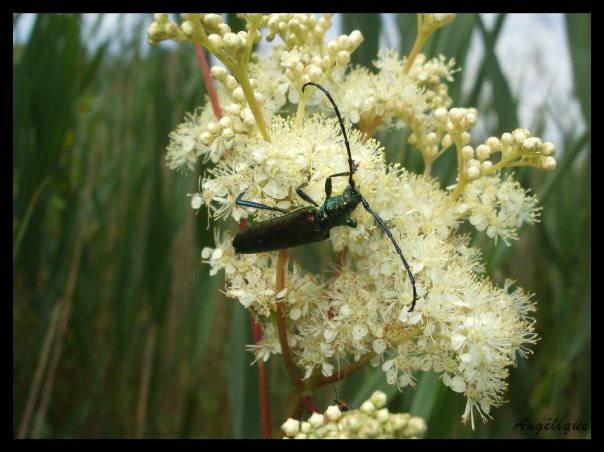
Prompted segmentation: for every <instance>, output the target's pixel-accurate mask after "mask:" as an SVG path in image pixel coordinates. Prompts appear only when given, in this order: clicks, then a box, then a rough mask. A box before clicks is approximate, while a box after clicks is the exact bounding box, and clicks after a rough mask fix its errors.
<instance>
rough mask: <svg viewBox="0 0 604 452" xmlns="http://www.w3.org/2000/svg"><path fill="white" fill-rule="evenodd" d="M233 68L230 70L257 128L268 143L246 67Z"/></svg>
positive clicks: (265, 129) (269, 138) (266, 130)
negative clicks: (241, 91)
mask: <svg viewBox="0 0 604 452" xmlns="http://www.w3.org/2000/svg"><path fill="white" fill-rule="evenodd" d="M234 69H235V68H232V69H231V71H232V72H233V74H234V75H235V77H237V80H238V81H239V85H240V86H241V89H242V90H243V94H244V96H245V99H246V100H247V103H248V105H249V106H250V110H251V111H252V114H253V115H254V119H255V120H256V124H257V125H258V130H260V133H261V134H262V136H263V137H264V139H265V140H266V141H268V142H269V143H270V142H271V137H270V135H269V134H268V129H267V127H266V123H265V122H264V116H262V111H261V110H260V106H259V105H258V103H257V102H256V98H255V97H254V90H253V89H252V85H250V80H249V78H248V74H247V68H239V69H238V70H234Z"/></svg>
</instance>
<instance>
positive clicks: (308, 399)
mask: <svg viewBox="0 0 604 452" xmlns="http://www.w3.org/2000/svg"><path fill="white" fill-rule="evenodd" d="M302 403H303V404H304V406H305V407H306V409H307V410H308V411H310V412H311V413H320V412H321V411H320V410H319V408H317V405H315V403H314V402H313V401H312V398H311V397H310V396H307V397H304V398H303V399H302Z"/></svg>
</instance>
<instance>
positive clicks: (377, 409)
mask: <svg viewBox="0 0 604 452" xmlns="http://www.w3.org/2000/svg"><path fill="white" fill-rule="evenodd" d="M386 402H387V397H386V394H384V393H383V392H381V391H375V392H374V393H373V394H372V395H371V397H370V398H369V399H367V400H366V401H365V402H363V404H362V405H361V407H360V408H359V409H358V410H348V411H343V412H342V411H341V410H340V408H339V407H338V406H337V405H332V406H330V407H328V408H327V410H325V413H323V414H321V413H313V414H312V415H311V416H310V418H309V419H308V420H307V421H298V420H296V419H291V418H289V419H288V420H287V421H285V422H284V423H283V425H282V426H281V430H282V431H283V434H284V435H285V436H284V437H283V439H318V438H324V439H357V438H358V439H384V438H391V439H404V438H409V439H414V438H421V437H422V436H423V435H424V433H425V432H426V422H425V421H424V420H423V419H422V418H420V417H416V416H411V415H410V414H408V413H390V412H389V411H388V408H386Z"/></svg>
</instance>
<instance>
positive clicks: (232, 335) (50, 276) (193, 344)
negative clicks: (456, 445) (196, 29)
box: [13, 14, 591, 438]
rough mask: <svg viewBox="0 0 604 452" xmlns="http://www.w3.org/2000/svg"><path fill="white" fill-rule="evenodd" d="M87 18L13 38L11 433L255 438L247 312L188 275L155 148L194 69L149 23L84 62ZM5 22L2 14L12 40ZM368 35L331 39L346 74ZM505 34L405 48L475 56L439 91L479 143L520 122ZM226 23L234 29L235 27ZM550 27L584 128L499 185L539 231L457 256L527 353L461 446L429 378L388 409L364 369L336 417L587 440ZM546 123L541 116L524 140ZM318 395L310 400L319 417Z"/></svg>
mask: <svg viewBox="0 0 604 452" xmlns="http://www.w3.org/2000/svg"><path fill="white" fill-rule="evenodd" d="M102 19H103V17H102V15H100V16H99V17H98V19H97V20H96V21H95V22H94V23H90V21H87V22H86V27H84V26H83V23H84V20H83V17H82V16H81V15H74V14H56V15H55V14H38V15H36V18H35V22H34V25H33V29H32V32H31V34H30V35H29V36H28V38H27V40H26V41H24V42H19V41H18V42H16V43H15V44H14V48H13V340H14V341H13V344H14V345H13V346H14V348H13V416H14V435H15V436H27V437H42V438H45V437H61V438H72V437H79V438H82V437H104V438H118V437H151V438H155V437H161V438H163V437H181V438H209V437H222V438H233V437H234V438H240V437H248V438H249V437H252V438H254V437H259V436H260V422H259V407H258V395H257V381H256V372H255V369H254V368H253V367H250V366H249V363H250V362H251V360H252V358H251V355H250V354H249V353H247V352H245V351H244V349H243V346H244V344H247V343H250V342H251V336H250V327H249V319H248V316H247V313H246V312H245V311H244V310H243V308H242V307H241V306H240V305H239V304H238V303H236V302H233V301H231V300H226V299H225V298H224V296H223V295H222V294H221V292H220V287H221V285H222V281H221V278H220V277H214V278H209V275H208V268H207V267H205V266H203V265H202V264H200V259H199V251H200V250H201V249H202V248H203V247H204V246H207V245H211V243H212V235H211V230H210V229H207V228H206V225H207V223H206V221H207V214H206V212H202V213H200V214H199V215H198V216H195V215H194V214H193V213H192V210H191V209H190V208H189V206H188V199H187V197H186V196H185V194H186V193H192V192H194V191H195V190H196V186H197V176H196V175H191V176H188V177H184V176H181V175H177V174H173V173H172V172H171V171H169V170H168V169H167V167H166V166H165V164H164V154H165V152H164V149H165V146H166V144H167V140H168V133H169V132H170V130H171V129H173V128H174V127H175V125H176V124H177V123H178V122H179V121H180V120H181V118H182V116H183V114H184V112H186V111H191V110H192V109H194V108H195V107H196V106H198V105H199V104H200V103H201V101H202V99H203V96H204V92H203V84H202V82H201V77H200V72H199V68H198V65H197V62H196V60H195V58H194V52H193V50H192V48H190V47H189V46H179V47H175V46H156V47H149V46H147V44H146V43H144V41H143V39H141V36H144V33H145V26H146V21H148V18H146V17H141V18H140V19H141V20H140V21H138V23H136V24H135V25H134V26H131V27H126V26H125V25H124V24H125V22H124V17H123V15H122V16H121V17H120V19H119V22H118V26H117V28H116V29H117V31H116V32H115V33H114V34H113V35H112V36H111V37H110V38H107V40H106V41H105V42H101V43H100V44H99V45H97V46H95V47H94V49H92V50H90V49H89V48H88V47H87V46H86V45H85V43H86V42H88V41H89V39H90V36H93V35H96V33H97V32H98V30H99V26H100V23H101V20H102ZM20 20H22V18H20V17H17V16H14V20H13V27H16V26H17V25H18V24H19V21H20ZM382 21H383V18H382V17H380V16H379V15H377V14H365V15H358V14H350V15H349V14H347V15H344V16H343V21H342V26H343V31H346V32H350V31H351V30H352V29H355V28H358V29H360V30H361V31H362V32H363V34H364V35H365V38H366V41H365V44H364V45H363V46H362V48H361V49H359V52H358V54H357V53H355V56H354V58H355V62H356V63H359V64H365V65H370V63H371V61H372V60H373V59H375V51H376V49H377V48H378V46H379V39H380V34H381V33H382V28H381V27H382ZM505 21H506V15H504V14H501V15H498V16H497V18H496V20H495V25H494V26H493V27H487V26H486V25H485V23H484V20H483V18H481V17H480V16H479V15H475V14H464V15H460V16H458V18H457V19H455V21H454V22H453V23H452V24H451V25H449V26H447V27H445V28H443V29H441V30H439V31H438V32H437V33H436V34H435V36H433V37H431V38H430V40H429V41H428V42H427V44H426V48H425V49H424V50H425V51H426V53H427V54H428V55H430V56H433V55H437V54H438V53H443V54H445V55H447V56H453V57H455V58H456V60H457V62H458V64H459V65H460V66H461V67H462V68H463V67H464V65H465V62H466V56H467V52H468V48H469V46H470V40H471V38H472V36H475V37H478V39H480V40H481V41H482V44H483V46H484V55H483V60H482V62H481V63H480V69H479V70H478V71H477V76H476V78H475V80H474V82H473V84H472V85H471V88H470V90H469V92H467V93H462V90H461V86H462V80H463V77H464V74H465V72H461V75H460V76H458V77H457V78H456V80H455V82H454V83H453V84H452V86H451V93H452V95H453V98H454V101H455V103H456V104H458V105H463V106H476V107H477V108H478V109H479V111H480V112H481V117H489V118H495V119H494V122H493V123H492V124H493V130H490V133H492V134H499V133H501V132H503V131H507V130H511V129H513V128H515V127H517V126H519V125H520V124H518V104H519V102H521V101H520V100H519V99H517V98H515V97H514V96H513V94H512V90H511V89H510V86H509V83H508V80H507V78H506V76H505V74H504V73H503V72H502V69H501V64H500V62H499V60H498V56H497V53H496V52H495V47H496V44H497V41H498V39H499V37H500V32H501V29H502V27H503V26H504V25H505ZM229 23H231V24H232V26H233V27H234V28H235V29H237V27H238V26H241V24H239V23H238V22H237V20H236V18H235V17H234V16H233V17H229ZM396 24H397V26H398V29H399V32H400V37H401V51H402V52H403V53H404V52H406V51H407V50H408V49H409V48H410V47H411V45H412V42H413V39H414V36H415V27H416V19H415V16H414V15H407V14H401V15H397V17H396ZM566 27H567V39H568V45H569V48H570V50H571V54H572V64H573V74H574V83H575V85H574V87H575V89H574V94H575V96H576V97H577V100H578V102H579V104H580V105H581V111H582V113H583V115H584V119H585V125H586V127H585V131H583V132H577V131H576V130H575V128H572V129H569V128H565V127H564V121H559V122H558V124H559V126H560V130H559V132H560V134H561V136H562V140H561V142H560V143H557V149H558V150H559V153H558V168H557V170H556V171H554V172H553V173H550V174H545V173H543V172H539V171H520V172H519V174H518V177H519V179H520V180H521V181H522V183H523V184H524V185H525V186H527V187H530V188H531V189H532V191H533V192H535V193H537V194H539V196H540V199H541V204H542V206H543V208H544V210H543V215H542V221H541V223H539V224H538V225H536V226H534V227H527V228H525V229H524V231H523V234H522V235H521V238H520V240H519V241H517V242H516V243H514V244H512V246H511V247H506V246H505V245H503V244H501V243H500V244H498V245H493V244H492V243H491V242H490V241H489V240H486V239H485V237H484V236H483V235H482V234H476V235H475V239H474V243H475V244H477V245H478V246H480V247H482V249H483V251H484V256H485V260H486V263H487V267H488V270H489V272H490V274H491V276H492V277H493V278H494V279H495V280H496V281H497V282H498V283H502V282H503V280H504V278H505V277H506V276H510V277H512V278H515V279H516V280H517V281H518V284H519V285H520V286H522V287H524V288H525V289H527V290H529V291H531V292H535V293H536V299H537V300H538V312H537V329H538V332H539V335H540V337H541V341H540V342H539V344H538V345H537V346H536V347H535V353H534V355H533V356H531V358H530V359H529V360H521V361H520V362H519V365H518V367H517V368H515V369H513V370H512V374H511V378H510V391H509V394H508V396H509V401H510V402H509V403H508V404H506V405H504V406H503V407H501V408H500V409H498V410H496V411H495V412H494V413H493V415H494V421H492V422H490V423H487V424H485V425H482V424H481V425H479V426H478V427H477V429H476V431H472V430H471V429H470V428H469V427H468V426H464V425H462V424H461V423H460V420H459V418H460V415H461V413H462V411H463V406H464V400H463V398H462V397H461V396H460V395H459V394H456V393H453V392H452V391H450V390H448V389H446V388H444V387H443V385H442V384H440V383H439V382H438V379H437V376H436V375H434V374H425V375H422V376H420V378H419V380H418V386H417V388H416V389H415V390H412V389H407V390H405V391H404V392H403V393H398V392H397V391H396V390H395V389H393V388H392V387H390V386H387V385H386V382H385V379H384V377H383V374H382V372H381V371H380V370H379V369H373V368H365V369H363V370H362V371H360V372H359V373H357V374H355V375H353V376H351V377H350V378H348V379H346V380H345V382H344V383H343V384H341V385H340V386H339V387H338V391H339V393H340V394H339V396H340V397H341V398H343V399H346V400H348V401H349V402H350V403H351V405H353V406H358V404H359V403H360V402H361V401H363V400H364V399H365V398H366V397H367V396H368V395H369V394H371V392H372V391H373V390H375V389H378V388H379V389H382V390H384V391H386V392H387V393H388V394H389V396H390V397H391V401H390V404H389V407H390V409H391V410H397V411H411V413H413V414H416V415H420V416H423V417H424V418H425V419H426V422H427V424H428V434H427V436H428V437H429V438H490V437H502V438H508V437H535V434H534V432H530V431H522V430H519V429H514V428H513V426H514V424H515V423H516V422H518V421H520V420H522V419H524V418H526V417H528V418H529V419H530V420H531V421H534V422H547V421H548V419H549V418H552V420H553V419H555V418H559V419H563V420H567V421H574V422H576V421H582V422H588V423H589V430H588V431H583V432H570V433H569V434H568V435H565V434H564V432H561V431H553V432H552V431H549V432H541V433H540V435H539V437H591V78H590V72H591V42H590V36H591V33H590V31H591V16H590V15H579V14H573V15H568V16H567V17H566ZM126 30H128V31H129V32H128V33H126ZM85 33H87V35H85ZM109 39H110V40H111V41H110V40H109ZM110 46H111V47H110ZM110 49H117V50H110ZM363 49H365V50H363ZM487 87H489V89H488V90H486V88H487ZM486 91H488V92H487V93H485V92H486ZM488 93H490V95H488ZM550 110H551V105H549V104H548V102H547V101H545V102H544V105H543V108H541V109H539V112H540V113H539V114H540V116H539V117H538V118H537V121H536V122H535V125H534V127H533V130H534V131H535V132H536V133H537V134H539V133H540V131H541V130H542V128H543V124H544V120H545V115H546V114H548V112H550ZM559 113H560V112H557V113H556V114H559ZM378 138H379V139H381V140H382V141H383V142H384V143H385V145H386V146H387V148H388V149H389V158H390V159H391V160H395V159H397V160H399V161H402V162H403V163H404V164H405V165H406V166H408V167H409V168H410V169H411V170H415V171H421V169H422V168H421V159H420V157H419V155H418V154H417V153H415V152H407V151H408V150H409V148H408V146H406V144H405V133H404V132H396V133H390V134H388V135H385V134H381V135H379V136H378ZM544 138H545V139H547V138H548V137H544ZM201 171H202V169H200V172H201ZM434 174H435V176H437V177H439V178H440V180H441V181H442V182H443V184H448V183H451V182H453V181H454V174H455V159H454V156H452V155H446V156H444V157H443V158H442V159H441V160H440V161H439V162H437V164H436V166H435V168H434ZM309 253H312V251H310V252H309ZM309 253H306V252H303V253H302V254H307V255H304V256H301V259H303V262H307V261H309V260H312V258H313V256H314V255H312V254H309ZM296 256H297V255H296ZM315 257H316V256H315ZM268 370H269V386H270V390H271V406H272V418H273V426H274V428H275V429H277V428H278V425H279V424H280V423H281V422H282V420H283V419H284V418H285V416H286V413H287V411H288V408H289V404H290V403H291V397H292V391H291V389H292V388H291V387H290V386H289V382H288V380H287V377H286V375H285V372H284V369H283V368H282V365H281V362H280V361H278V360H275V361H271V362H269V363H268ZM331 391H332V390H331V389H326V390H324V391H323V392H322V393H320V394H317V397H316V402H317V403H318V404H319V405H320V406H323V405H324V404H325V403H326V401H327V400H330V399H332V398H333V393H332V392H331Z"/></svg>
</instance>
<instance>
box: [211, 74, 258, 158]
mask: <svg viewBox="0 0 604 452" xmlns="http://www.w3.org/2000/svg"><path fill="white" fill-rule="evenodd" d="M210 75H211V76H212V78H214V79H215V80H217V81H218V82H219V83H220V84H222V85H223V86H224V88H225V89H224V90H222V91H221V92H223V93H225V94H226V97H228V99H226V98H225V99H224V102H223V105H222V113H223V116H222V118H220V120H217V121H210V122H208V123H207V127H206V131H205V132H203V133H202V135H201V138H200V139H201V142H202V143H203V145H204V146H209V145H210V144H212V142H213V141H214V140H215V139H216V138H217V137H222V138H224V139H225V140H227V141H228V140H231V139H233V137H234V136H235V133H248V132H250V131H252V130H254V129H255V127H256V121H255V119H254V115H253V114H252V111H251V110H250V108H249V106H248V103H247V100H246V96H245V94H244V92H243V88H242V87H241V86H240V85H239V82H238V81H237V79H236V78H235V77H234V76H232V75H230V74H229V73H228V71H227V70H226V69H225V68H223V67H221V66H213V67H212V69H211V70H210ZM249 84H250V86H251V88H252V90H253V92H252V95H253V96H254V100H255V102H256V103H257V104H258V105H262V104H263V103H264V96H263V95H262V94H261V93H260V92H259V91H258V90H257V89H256V88H257V86H256V80H255V79H253V78H251V79H249Z"/></svg>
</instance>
